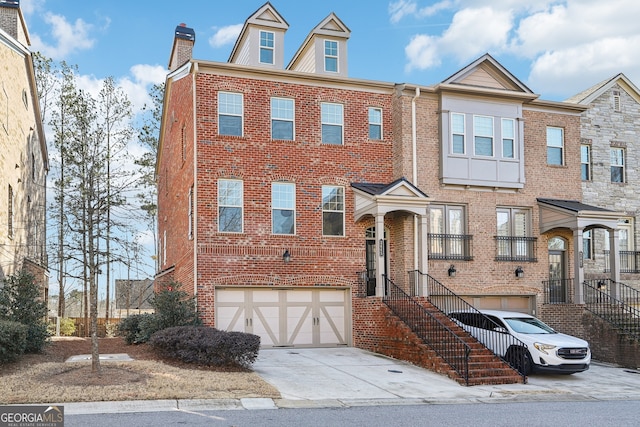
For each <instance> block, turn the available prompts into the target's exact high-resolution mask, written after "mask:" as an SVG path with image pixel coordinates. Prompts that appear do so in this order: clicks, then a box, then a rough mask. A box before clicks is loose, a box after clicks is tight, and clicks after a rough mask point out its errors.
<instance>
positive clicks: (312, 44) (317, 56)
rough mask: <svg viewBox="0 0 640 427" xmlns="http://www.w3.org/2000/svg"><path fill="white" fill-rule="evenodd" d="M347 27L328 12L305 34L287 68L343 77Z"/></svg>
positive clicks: (345, 70)
mask: <svg viewBox="0 0 640 427" xmlns="http://www.w3.org/2000/svg"><path fill="white" fill-rule="evenodd" d="M350 36H351V30H349V28H347V26H346V25H344V24H343V23H342V21H341V20H340V19H339V18H338V17H337V16H336V15H335V14H334V13H333V12H332V13H331V14H330V15H329V16H327V17H326V18H325V19H323V20H322V22H320V23H319V24H318V25H317V26H316V27H315V28H314V29H313V30H312V31H311V32H310V33H309V35H308V36H307V38H306V39H305V40H304V43H302V46H300V49H298V51H297V52H296V54H295V55H294V56H293V59H292V60H291V62H290V63H289V65H288V66H287V69H288V70H292V71H302V72H306V73H315V74H326V75H332V76H340V77H347V75H348V72H347V71H348V70H347V40H349V37H350Z"/></svg>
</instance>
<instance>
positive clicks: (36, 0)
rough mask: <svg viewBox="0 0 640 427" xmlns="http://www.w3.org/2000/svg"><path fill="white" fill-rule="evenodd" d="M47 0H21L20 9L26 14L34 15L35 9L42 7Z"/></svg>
mask: <svg viewBox="0 0 640 427" xmlns="http://www.w3.org/2000/svg"><path fill="white" fill-rule="evenodd" d="M44 2H45V0H21V1H20V10H22V13H23V14H24V15H32V14H33V13H34V12H35V11H37V10H40V9H42V7H43V6H44Z"/></svg>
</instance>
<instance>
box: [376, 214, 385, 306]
mask: <svg viewBox="0 0 640 427" xmlns="http://www.w3.org/2000/svg"><path fill="white" fill-rule="evenodd" d="M384 251H385V247H384V214H383V213H377V214H376V253H377V254H378V256H376V296H378V297H383V296H384V285H385V284H384V282H383V280H382V273H384V272H385V271H384V267H385V265H384Z"/></svg>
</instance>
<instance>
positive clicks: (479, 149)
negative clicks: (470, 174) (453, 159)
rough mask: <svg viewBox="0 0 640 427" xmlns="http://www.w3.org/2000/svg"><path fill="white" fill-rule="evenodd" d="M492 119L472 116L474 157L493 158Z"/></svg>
mask: <svg viewBox="0 0 640 427" xmlns="http://www.w3.org/2000/svg"><path fill="white" fill-rule="evenodd" d="M493 133H494V131H493V117H489V116H473V147H474V154H475V155H476V156H487V157H493Z"/></svg>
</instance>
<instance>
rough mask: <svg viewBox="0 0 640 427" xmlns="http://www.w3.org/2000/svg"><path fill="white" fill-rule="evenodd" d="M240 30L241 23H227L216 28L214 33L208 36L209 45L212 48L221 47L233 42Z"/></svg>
mask: <svg viewBox="0 0 640 427" xmlns="http://www.w3.org/2000/svg"><path fill="white" fill-rule="evenodd" d="M240 31H242V24H236V25H229V26H226V27H222V28H219V29H217V31H216V33H215V34H214V35H213V36H211V37H210V38H209V45H211V47H214V48H218V47H222V46H225V45H228V44H231V43H234V42H235V41H236V39H237V38H238V35H239V34H240Z"/></svg>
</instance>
